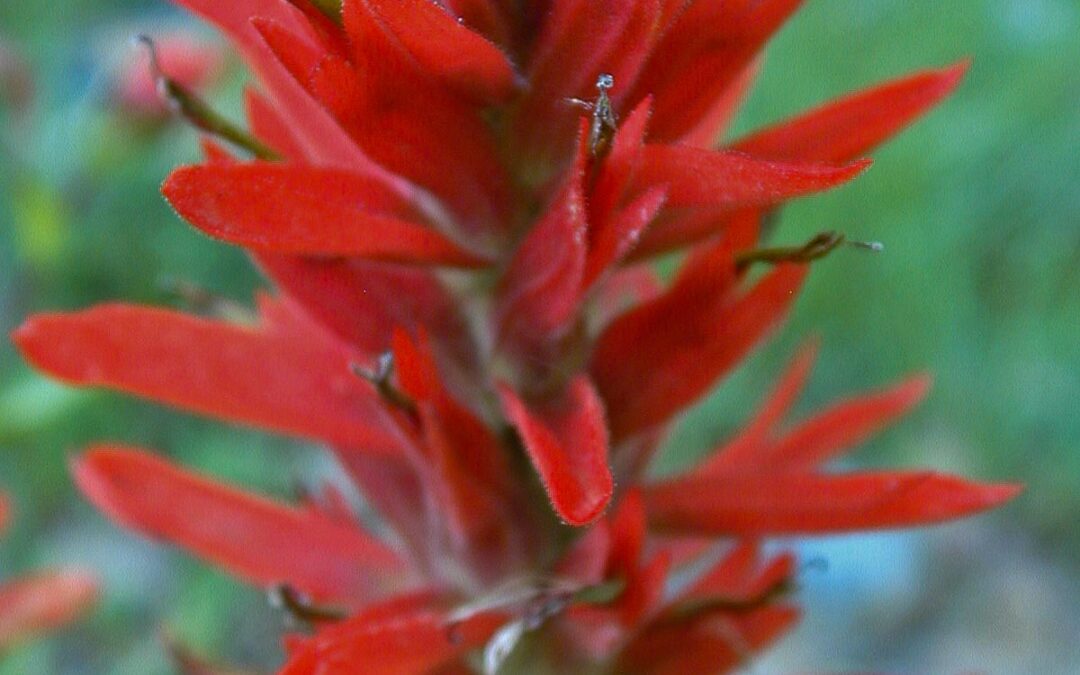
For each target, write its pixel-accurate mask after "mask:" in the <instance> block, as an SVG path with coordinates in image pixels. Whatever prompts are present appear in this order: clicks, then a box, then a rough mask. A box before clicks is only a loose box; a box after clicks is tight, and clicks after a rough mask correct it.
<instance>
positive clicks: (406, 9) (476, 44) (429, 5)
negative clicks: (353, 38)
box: [349, 0, 516, 103]
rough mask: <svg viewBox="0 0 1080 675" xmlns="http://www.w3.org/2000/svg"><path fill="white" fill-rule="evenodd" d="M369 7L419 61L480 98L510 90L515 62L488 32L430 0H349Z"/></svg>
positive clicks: (491, 99) (501, 98)
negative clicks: (469, 25) (481, 32)
mask: <svg viewBox="0 0 1080 675" xmlns="http://www.w3.org/2000/svg"><path fill="white" fill-rule="evenodd" d="M349 1H350V2H359V3H360V4H362V5H363V6H364V7H365V8H366V9H367V10H368V11H371V12H373V13H374V14H375V15H376V16H377V17H378V20H379V21H380V23H381V24H382V26H383V28H384V29H385V30H387V31H388V32H389V33H390V34H392V35H393V36H394V38H395V40H396V41H397V43H398V44H400V45H401V46H402V47H403V48H404V49H405V50H406V51H407V52H408V53H409V55H410V56H412V58H413V59H415V60H416V62H417V64H419V66H420V67H421V68H422V69H423V70H424V71H425V72H426V73H427V74H429V75H433V76H434V77H436V78H437V79H439V80H442V81H444V82H447V83H448V84H449V85H450V86H452V87H453V88H455V89H457V90H459V91H461V92H463V93H464V94H466V95H467V96H469V97H470V98H473V99H475V100H478V101H481V102H487V103H492V102H498V101H505V100H506V99H507V98H509V97H510V96H511V95H512V94H513V93H514V89H515V86H514V81H515V78H516V75H515V74H514V67H513V65H512V64H511V63H510V61H509V59H507V58H506V55H505V54H503V52H502V51H501V50H500V49H499V48H498V47H496V46H495V45H493V44H492V43H491V42H489V41H488V40H487V39H486V38H484V37H483V36H481V35H479V34H478V33H474V32H473V31H471V30H469V29H468V28H467V27H466V26H465V25H463V24H462V23H459V22H458V21H457V19H455V18H454V17H453V16H451V15H450V14H448V13H447V12H446V10H445V9H443V8H442V7H440V6H438V5H437V4H435V3H433V2H431V1H430V0H394V1H393V2H388V1H387V0H349Z"/></svg>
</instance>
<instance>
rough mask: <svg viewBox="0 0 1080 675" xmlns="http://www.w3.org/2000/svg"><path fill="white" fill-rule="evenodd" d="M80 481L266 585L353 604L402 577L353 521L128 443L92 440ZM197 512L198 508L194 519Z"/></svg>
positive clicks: (79, 464) (106, 507)
mask: <svg viewBox="0 0 1080 675" xmlns="http://www.w3.org/2000/svg"><path fill="white" fill-rule="evenodd" d="M72 472H73V474H74V476H75V481H76V483H77V484H78V486H79V488H80V489H81V490H82V492H83V494H84V495H86V497H87V498H88V499H89V500H90V501H91V502H93V504H94V505H95V506H96V507H97V508H99V509H101V510H102V511H104V512H105V513H107V514H108V515H109V516H110V517H111V518H113V519H114V520H116V521H118V522H120V523H122V524H124V525H126V526H127V527H130V528H132V529H134V530H137V531H139V532H142V533H143V534H146V535H148V536H151V537H155V538H160V539H164V540H166V541H168V542H171V543H174V544H177V545H179V546H181V547H183V548H185V549H187V550H189V551H191V552H192V553H194V554H195V555H198V556H199V557H201V558H204V559H207V560H210V561H212V562H214V563H216V564H217V565H220V566H222V567H224V568H226V569H228V570H230V571H231V572H232V573H233V574H236V575H237V576H240V577H242V578H244V579H247V580H248V581H251V582H252V583H256V584H259V585H262V586H273V585H275V584H279V583H285V584H289V585H290V586H292V587H294V588H296V589H297V590H299V591H301V592H303V593H306V594H309V595H310V596H311V597H312V598H317V599H320V600H321V601H324V602H325V601H330V602H348V603H350V604H352V603H356V602H358V601H360V600H364V599H367V598H370V597H371V596H372V595H373V594H375V593H378V592H379V591H380V590H385V589H388V588H390V587H392V585H393V584H396V583H400V582H401V581H402V580H401V579H394V577H395V575H399V574H401V571H402V569H403V567H402V561H401V559H400V558H399V557H398V555H397V554H396V553H394V552H393V551H392V550H391V549H389V548H388V547H386V546H385V545H384V544H382V543H380V542H378V541H377V540H375V539H373V538H371V537H370V536H367V535H365V534H364V532H363V531H362V530H360V529H359V528H358V527H357V526H355V525H354V526H352V527H346V526H343V525H341V524H339V523H336V522H334V521H333V520H331V519H329V518H327V517H325V516H322V515H320V514H317V513H314V512H312V511H310V510H306V509H299V508H295V507H291V506H285V505H283V504H278V503H275V502H272V501H269V500H267V499H264V498H261V497H256V496H254V495H250V494H247V493H244V492H241V491H239V490H235V489H232V488H229V487H226V486H224V485H221V484H219V483H215V482H213V481H210V480H208V479H206V478H203V477H201V476H198V475H195V474H192V473H188V472H186V471H182V470H181V469H178V468H176V467H175V466H173V465H171V464H169V463H168V462H165V461H163V460H161V459H158V458H156V457H154V456H153V455H150V454H147V453H145V452H141V451H139V450H136V449H133V448H126V447H122V446H100V447H95V448H91V449H89V450H88V451H87V452H86V453H85V454H84V455H82V456H81V457H79V458H77V459H76V460H75V461H74V463H73V464H72ZM192 514H198V517H196V518H193V517H192Z"/></svg>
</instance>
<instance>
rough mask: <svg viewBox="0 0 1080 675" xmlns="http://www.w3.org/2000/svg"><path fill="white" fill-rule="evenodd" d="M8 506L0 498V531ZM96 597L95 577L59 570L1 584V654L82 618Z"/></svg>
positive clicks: (79, 572)
mask: <svg viewBox="0 0 1080 675" xmlns="http://www.w3.org/2000/svg"><path fill="white" fill-rule="evenodd" d="M7 520H8V502H7V498H6V497H4V496H3V495H0V529H3V528H4V527H6V525H7ZM97 596H98V584H97V579H96V577H95V576H94V575H93V574H91V573H90V572H88V571H85V570H81V569H76V568H61V569H53V570H45V571H41V572H36V573H34V574H32V575H30V576H24V577H20V578H17V579H9V580H7V581H4V582H3V583H0V651H5V650H7V649H8V648H10V647H12V646H13V645H15V644H18V643H19V642H22V641H24V640H28V639H31V638H34V637H37V636H39V635H41V634H43V633H49V632H51V631H54V630H56V629H58V628H61V627H63V626H65V625H67V624H69V623H71V622H72V621H74V620H76V619H78V618H79V617H80V616H82V615H83V614H85V613H86V612H87V610H89V609H90V607H91V606H92V605H93V604H94V602H95V601H96V600H97Z"/></svg>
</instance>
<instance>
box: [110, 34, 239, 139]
mask: <svg viewBox="0 0 1080 675" xmlns="http://www.w3.org/2000/svg"><path fill="white" fill-rule="evenodd" d="M153 45H154V47H153V52H154V54H156V58H157V61H158V66H157V67H159V68H160V69H161V70H162V71H164V72H167V73H169V77H171V78H172V79H174V80H175V81H177V82H179V83H180V84H181V85H183V86H185V87H187V88H189V89H193V90H202V89H204V88H205V87H206V86H208V85H209V84H211V83H212V82H213V81H214V79H215V78H216V77H218V76H219V75H220V74H221V71H222V69H223V68H224V65H225V52H224V50H223V48H222V47H221V45H218V44H216V43H213V42H210V41H207V40H204V39H200V38H198V37H196V36H194V35H192V34H190V33H187V32H174V33H170V34H167V35H162V36H160V37H159V36H154V39H153ZM157 80H158V74H157V73H155V70H154V65H153V63H152V61H151V51H150V50H149V49H146V48H143V46H141V45H140V46H139V47H137V48H133V49H132V50H131V52H130V54H129V57H128V58H127V59H126V60H125V61H124V63H123V64H122V65H121V67H120V70H119V72H118V73H117V76H116V98H117V101H118V102H119V103H120V105H121V106H122V107H123V109H124V110H125V111H126V112H127V113H128V114H130V115H135V116H138V117H144V118H162V117H165V116H166V115H168V114H169V109H168V106H167V104H166V102H165V101H164V99H163V98H162V96H161V95H160V93H159V92H158V84H157Z"/></svg>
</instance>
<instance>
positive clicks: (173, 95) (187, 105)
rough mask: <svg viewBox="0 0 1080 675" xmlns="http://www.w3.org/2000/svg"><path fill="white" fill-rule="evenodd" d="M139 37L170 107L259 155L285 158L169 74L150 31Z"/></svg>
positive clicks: (199, 124) (201, 127)
mask: <svg viewBox="0 0 1080 675" xmlns="http://www.w3.org/2000/svg"><path fill="white" fill-rule="evenodd" d="M135 40H136V41H137V42H138V43H139V44H141V45H143V46H144V47H145V48H146V51H147V54H148V56H149V58H150V72H151V74H152V75H153V77H154V82H155V83H156V85H157V90H158V95H159V96H160V97H161V98H162V100H164V101H165V103H166V105H168V106H169V109H170V110H172V111H173V112H174V113H175V114H177V115H179V116H180V117H182V118H184V119H185V120H186V121H187V122H188V123H189V124H191V125H192V126H194V127H195V128H196V129H200V130H202V131H205V132H206V133H208V134H210V135H212V136H216V137H218V138H221V139H223V140H226V141H228V142H229V143H232V144H233V145H235V146H237V147H240V148H243V149H244V150H247V151H248V152H250V153H251V154H252V155H254V156H255V157H257V158H259V159H265V160H271V161H272V160H280V159H281V156H280V155H278V154H277V153H276V152H274V151H273V150H272V149H270V148H269V147H267V146H266V145H264V144H263V143H261V142H260V141H259V140H258V139H257V138H255V137H253V136H251V135H250V134H248V133H247V132H246V131H244V130H242V129H241V128H239V127H238V126H236V125H235V124H233V123H232V122H230V121H229V120H227V119H226V118H225V117H223V116H222V115H221V114H220V113H218V112H217V111H215V110H214V109H213V108H211V107H210V106H209V105H208V104H207V103H206V102H205V101H203V100H202V99H200V98H199V97H198V96H196V95H195V94H193V93H192V92H191V91H189V90H188V89H187V88H186V87H184V86H183V85H181V84H180V83H179V82H177V81H176V80H174V79H172V78H170V77H169V76H168V75H167V74H165V72H164V71H163V70H162V69H161V62H160V61H158V55H157V48H156V47H155V46H154V41H153V40H152V39H150V38H149V37H147V36H146V35H139V36H136V38H135Z"/></svg>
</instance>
